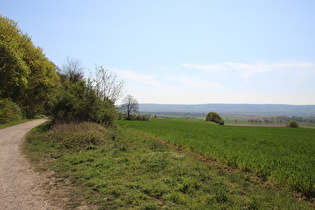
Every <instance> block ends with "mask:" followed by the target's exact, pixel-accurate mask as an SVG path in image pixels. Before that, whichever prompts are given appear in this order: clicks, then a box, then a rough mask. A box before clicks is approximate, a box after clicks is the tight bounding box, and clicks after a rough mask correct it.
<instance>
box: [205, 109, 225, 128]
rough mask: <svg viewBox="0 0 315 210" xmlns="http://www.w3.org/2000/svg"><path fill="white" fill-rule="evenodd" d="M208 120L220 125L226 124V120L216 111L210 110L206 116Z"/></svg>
mask: <svg viewBox="0 0 315 210" xmlns="http://www.w3.org/2000/svg"><path fill="white" fill-rule="evenodd" d="M206 121H211V122H215V123H218V124H219V125H224V120H223V119H222V118H221V117H220V115H219V114H218V113H216V112H209V113H208V114H207V116H206Z"/></svg>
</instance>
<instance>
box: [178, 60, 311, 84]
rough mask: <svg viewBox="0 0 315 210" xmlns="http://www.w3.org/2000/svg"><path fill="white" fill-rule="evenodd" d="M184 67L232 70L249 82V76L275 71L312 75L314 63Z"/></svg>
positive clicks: (227, 64)
mask: <svg viewBox="0 0 315 210" xmlns="http://www.w3.org/2000/svg"><path fill="white" fill-rule="evenodd" d="M183 66H184V67H187V68H193V69H200V70H204V71H206V72H209V73H214V72H226V71H230V72H231V71H233V72H235V73H237V75H238V77H240V78H242V79H243V80H244V81H246V82H250V78H252V77H254V76H256V75H259V74H265V73H269V72H277V73H282V74H287V73H288V71H289V72H290V73H292V76H293V77H294V76H300V77H301V76H306V75H309V76H311V75H314V73H315V63H308V62H296V61H293V62H277V63H256V64H246V63H233V62H226V63H219V64H214V65H199V64H183Z"/></svg>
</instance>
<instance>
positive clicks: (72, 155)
mask: <svg viewBox="0 0 315 210" xmlns="http://www.w3.org/2000/svg"><path fill="white" fill-rule="evenodd" d="M24 151H25V153H26V154H27V156H28V157H29V158H30V159H31V160H32V162H33V163H34V165H35V166H37V168H38V169H39V170H42V171H54V175H53V176H54V177H56V178H58V180H59V181H60V182H61V183H62V184H64V185H66V184H69V183H70V185H71V186H72V188H71V189H73V190H72V193H69V194H68V195H67V196H70V198H69V199H68V200H67V201H68V202H67V204H66V208H75V207H78V206H82V205H88V206H89V207H90V208H99V209H120V208H128V209H133V208H134V209H162V208H163V209H227V208H228V209H274V208H276V209H308V208H309V207H308V206H307V204H306V203H304V202H301V201H298V200H297V199H295V198H294V197H293V196H291V195H290V194H286V193H285V192H277V191H274V190H272V189H268V188H263V187H260V186H257V185H255V184H253V181H252V180H251V178H250V177H249V176H248V175H246V174H244V173H242V172H240V171H234V172H231V171H227V170H221V169H217V168H216V167H214V166H211V165H210V164H207V163H203V162H200V161H198V160H196V159H194V158H191V157H189V156H188V155H186V154H185V153H178V152H177V151H176V150H173V149H172V148H169V147H167V146H165V145H163V144H161V143H159V142H157V141H155V140H153V139H151V138H147V137H144V136H139V135H137V134H134V133H132V132H130V131H129V130H127V129H125V128H122V127H119V128H117V129H109V128H104V127H101V126H99V125H97V124H93V123H83V124H72V125H58V126H54V127H51V125H50V124H49V123H46V124H44V125H42V126H40V127H38V128H36V129H33V130H32V131H31V132H30V133H29V135H28V137H27V141H26V143H25V149H24ZM60 200H62V198H60Z"/></svg>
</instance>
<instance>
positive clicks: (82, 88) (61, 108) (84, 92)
mask: <svg viewBox="0 0 315 210" xmlns="http://www.w3.org/2000/svg"><path fill="white" fill-rule="evenodd" d="M51 114H52V116H53V118H54V121H56V122H83V121H92V122H97V123H102V124H105V125H111V124H112V123H113V122H114V119H115V118H116V115H117V112H116V110H115V106H114V104H113V103H112V101H110V100H109V99H104V100H102V99H100V98H99V97H98V96H97V94H96V91H95V90H94V89H93V88H92V87H90V86H88V85H87V84H86V83H85V82H84V81H80V82H76V83H65V84H63V86H62V87H60V89H59V90H58V91H56V95H55V97H54V98H53V100H52V103H51Z"/></svg>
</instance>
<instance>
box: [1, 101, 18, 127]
mask: <svg viewBox="0 0 315 210" xmlns="http://www.w3.org/2000/svg"><path fill="white" fill-rule="evenodd" d="M22 118H23V114H22V111H21V109H20V107H19V106H18V105H16V104H15V103H14V102H12V101H11V100H9V99H1V100H0V123H7V122H10V121H14V120H20V119H22Z"/></svg>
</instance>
